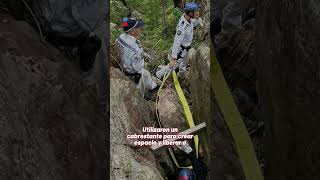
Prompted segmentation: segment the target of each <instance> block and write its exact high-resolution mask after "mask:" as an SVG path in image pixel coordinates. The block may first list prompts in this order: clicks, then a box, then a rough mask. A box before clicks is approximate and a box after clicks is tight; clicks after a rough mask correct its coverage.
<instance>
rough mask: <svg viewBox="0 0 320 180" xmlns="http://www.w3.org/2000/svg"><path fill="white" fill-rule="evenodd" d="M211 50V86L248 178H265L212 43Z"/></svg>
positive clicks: (254, 179) (258, 179)
mask: <svg viewBox="0 0 320 180" xmlns="http://www.w3.org/2000/svg"><path fill="white" fill-rule="evenodd" d="M210 52H211V53H210V54H211V55H210V56H211V58H210V65H211V70H210V71H211V72H210V74H211V75H212V76H211V77H210V79H211V82H210V86H211V88H212V89H213V92H214V93H215V97H216V100H217V102H218V105H219V107H220V109H221V112H222V114H223V117H224V119H225V121H226V124H227V125H228V127H229V130H230V132H231V134H232V137H233V139H234V142H235V144H236V148H237V151H238V155H239V158H240V162H241V165H242V169H243V172H244V174H245V176H246V180H263V175H262V172H261V169H260V166H259V163H258V160H257V157H256V155H255V152H254V149H253V145H252V142H251V139H250V136H249V134H248V131H247V129H246V126H245V124H244V122H243V121H242V119H241V115H240V113H239V111H238V108H237V106H236V104H235V102H234V100H233V97H232V94H231V92H230V90H229V87H228V85H227V83H226V80H225V79H224V76H223V73H222V70H221V67H220V65H219V62H218V61H217V58H216V54H215V52H214V48H213V46H212V44H211V50H210Z"/></svg>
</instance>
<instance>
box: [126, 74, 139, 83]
mask: <svg viewBox="0 0 320 180" xmlns="http://www.w3.org/2000/svg"><path fill="white" fill-rule="evenodd" d="M124 74H125V75H126V76H128V77H129V78H130V79H131V80H133V81H134V83H136V84H138V83H139V81H140V78H141V74H140V73H129V72H126V71H124Z"/></svg>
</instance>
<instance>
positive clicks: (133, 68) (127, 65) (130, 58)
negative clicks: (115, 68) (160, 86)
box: [116, 18, 157, 95]
mask: <svg viewBox="0 0 320 180" xmlns="http://www.w3.org/2000/svg"><path fill="white" fill-rule="evenodd" d="M143 24H144V23H143V21H142V20H140V19H139V20H138V19H135V18H124V21H123V24H122V26H123V30H124V33H123V34H121V35H120V36H119V37H118V38H117V40H116V42H117V45H118V46H119V50H120V54H121V63H120V65H121V68H122V69H123V70H124V73H125V74H126V75H127V76H129V77H134V79H135V81H136V83H138V86H137V87H138V88H139V90H140V91H141V93H142V94H143V95H145V91H146V90H153V89H155V88H156V87H157V83H156V82H155V81H154V80H153V79H152V77H151V74H150V72H149V71H148V70H146V69H144V59H143V49H142V46H141V45H140V44H139V42H138V40H137V39H138V37H139V35H140V32H141V28H142V27H143Z"/></svg>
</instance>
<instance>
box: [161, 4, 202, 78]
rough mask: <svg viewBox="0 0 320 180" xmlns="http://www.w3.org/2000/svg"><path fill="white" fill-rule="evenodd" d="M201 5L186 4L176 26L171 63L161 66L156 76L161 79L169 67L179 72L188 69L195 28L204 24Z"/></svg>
mask: <svg viewBox="0 0 320 180" xmlns="http://www.w3.org/2000/svg"><path fill="white" fill-rule="evenodd" d="M199 10H200V6H199V5H198V4H197V3H194V2H191V3H186V4H185V5H184V12H185V13H184V14H183V15H182V16H181V18H180V20H179V23H178V25H177V28H176V35H175V37H174V42H173V46H172V52H171V56H170V63H169V65H167V66H160V70H158V71H157V72H156V76H157V77H158V78H159V79H161V78H162V77H163V75H164V74H165V72H166V71H168V70H169V68H172V69H176V68H179V73H181V72H184V71H186V68H187V65H188V51H189V49H190V48H191V44H192V39H193V29H194V28H195V27H197V26H198V25H202V19H201V18H200V17H199Z"/></svg>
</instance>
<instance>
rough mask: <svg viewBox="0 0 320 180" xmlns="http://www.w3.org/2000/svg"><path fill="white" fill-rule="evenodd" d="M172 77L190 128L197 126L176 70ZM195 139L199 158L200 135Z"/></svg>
mask: <svg viewBox="0 0 320 180" xmlns="http://www.w3.org/2000/svg"><path fill="white" fill-rule="evenodd" d="M172 77H173V84H174V87H175V88H176V91H177V93H178V96H179V99H180V102H181V104H182V106H183V110H184V113H185V116H186V118H187V121H188V124H189V126H190V128H193V127H195V124H194V122H193V118H192V114H191V111H190V107H189V104H188V102H187V99H186V97H185V96H184V94H183V91H182V89H181V86H180V83H179V80H178V77H177V74H176V72H175V71H173V72H172ZM193 140H194V146H195V148H196V156H197V158H198V151H199V137H198V135H195V136H194V137H193Z"/></svg>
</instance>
